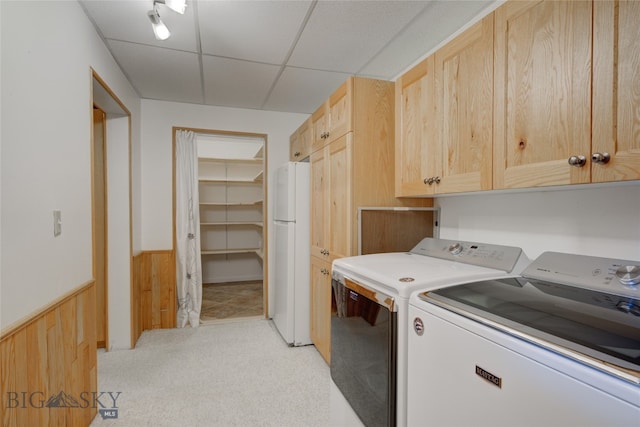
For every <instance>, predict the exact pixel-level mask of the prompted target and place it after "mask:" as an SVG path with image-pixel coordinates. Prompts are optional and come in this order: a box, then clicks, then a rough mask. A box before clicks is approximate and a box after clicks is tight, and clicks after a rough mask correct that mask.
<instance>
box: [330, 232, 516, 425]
mask: <svg viewBox="0 0 640 427" xmlns="http://www.w3.org/2000/svg"><path fill="white" fill-rule="evenodd" d="M528 263H529V260H528V259H527V257H526V256H525V255H524V254H523V252H522V250H521V249H520V248H515V247H510V246H499V245H490V244H483V243H475V242H461V241H451V240H444V239H433V238H425V239H423V240H422V241H421V242H420V243H419V244H418V245H416V247H415V248H413V249H412V250H411V251H410V252H406V253H384V254H371V255H362V256H356V257H347V258H341V259H338V260H335V261H334V262H333V271H332V278H333V281H332V285H333V288H334V295H335V296H336V304H337V306H338V310H337V311H338V313H337V315H334V316H332V325H331V328H332V331H331V337H332V338H331V339H332V342H331V376H332V382H331V399H330V403H331V405H330V420H331V425H341V426H345V425H358V424H360V425H362V424H365V425H367V426H369V427H371V426H374V425H391V426H395V425H398V426H405V425H407V413H406V407H407V386H406V384H407V335H408V330H409V320H408V319H409V318H408V314H407V312H408V306H409V297H410V295H411V294H412V293H414V292H415V291H417V290H425V289H438V288H442V287H448V286H452V285H456V284H459V283H463V282H469V281H473V280H480V279H484V278H497V277H505V276H510V275H515V274H519V273H520V272H521V271H522V269H523V268H524V267H525V266H526V265H527V264H528ZM383 365H384V366H383ZM385 407H386V408H385Z"/></svg>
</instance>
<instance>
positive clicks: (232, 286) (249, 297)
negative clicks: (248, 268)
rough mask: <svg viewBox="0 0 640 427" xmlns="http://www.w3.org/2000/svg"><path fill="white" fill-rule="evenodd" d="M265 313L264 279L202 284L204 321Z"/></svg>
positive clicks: (201, 316) (202, 314) (201, 315)
mask: <svg viewBox="0 0 640 427" xmlns="http://www.w3.org/2000/svg"><path fill="white" fill-rule="evenodd" d="M263 315H264V310H263V292H262V280H255V281H249V282H231V283H208V284H203V285H202V311H201V312H200V318H201V320H203V321H207V320H223V319H232V318H238V317H254V316H263Z"/></svg>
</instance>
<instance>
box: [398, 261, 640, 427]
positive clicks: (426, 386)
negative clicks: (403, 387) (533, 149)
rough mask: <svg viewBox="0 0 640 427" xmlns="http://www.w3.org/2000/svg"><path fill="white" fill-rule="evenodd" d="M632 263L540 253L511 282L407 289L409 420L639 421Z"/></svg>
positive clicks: (638, 329) (495, 424) (496, 424)
mask: <svg viewBox="0 0 640 427" xmlns="http://www.w3.org/2000/svg"><path fill="white" fill-rule="evenodd" d="M639 286H640V261H625V260H614V259H607V258H597V257H587V256H578V255H570V254H560V253H553V252H546V253H544V254H542V255H541V256H540V257H538V258H537V259H536V260H535V261H534V262H532V263H531V265H530V266H529V267H528V268H527V269H526V270H525V271H524V272H523V273H522V277H514V278H501V279H493V280H481V281H476V282H470V283H465V284H461V285H457V286H454V287H448V288H444V289H438V290H431V291H428V292H417V293H416V294H414V295H413V296H412V297H411V300H410V305H409V317H410V319H411V322H412V324H413V330H412V331H411V332H410V333H409V337H408V350H409V360H408V373H409V377H408V378H409V379H408V396H409V398H408V418H407V420H408V424H409V425H434V426H469V425H474V426H491V427H502V426H504V427H507V426H509V427H510V426H514V425H518V426H522V427H527V426H529V427H537V426H543V425H544V426H585V427H586V426H604V425H606V426H625V427H626V426H631V425H639V423H640V288H639Z"/></svg>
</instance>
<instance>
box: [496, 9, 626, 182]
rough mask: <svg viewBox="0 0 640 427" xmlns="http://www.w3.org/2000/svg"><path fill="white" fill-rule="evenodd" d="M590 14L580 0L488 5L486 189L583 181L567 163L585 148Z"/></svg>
mask: <svg viewBox="0 0 640 427" xmlns="http://www.w3.org/2000/svg"><path fill="white" fill-rule="evenodd" d="M591 13H592V3H591V2H588V1H536V2H520V1H513V2H507V3H505V4H504V5H502V6H501V7H499V8H498V9H497V10H496V11H495V29H496V30H495V85H494V90H495V97H494V100H495V105H494V108H495V110H494V128H495V129H494V188H496V189H502V188H519V187H538V186H547V185H563V184H576V183H587V182H590V181H591V176H590V175H591V174H590V168H589V167H588V166H586V167H575V166H571V165H569V163H568V160H569V158H570V157H572V156H576V157H578V156H584V158H586V159H589V157H590V153H591V40H592V23H591V19H592V17H591ZM612 89H613V86H612V85H611V87H610V90H612ZM609 105H610V106H611V105H612V103H609ZM636 105H637V104H636ZM587 163H588V161H587Z"/></svg>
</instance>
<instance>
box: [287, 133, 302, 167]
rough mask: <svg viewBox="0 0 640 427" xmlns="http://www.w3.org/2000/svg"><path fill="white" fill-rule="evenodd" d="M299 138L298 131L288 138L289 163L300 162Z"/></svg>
mask: <svg viewBox="0 0 640 427" xmlns="http://www.w3.org/2000/svg"><path fill="white" fill-rule="evenodd" d="M301 154H302V153H301V152H300V137H299V133H298V130H296V131H295V132H293V133H292V134H291V136H290V137H289V161H291V162H297V161H298V160H300V155H301Z"/></svg>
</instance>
